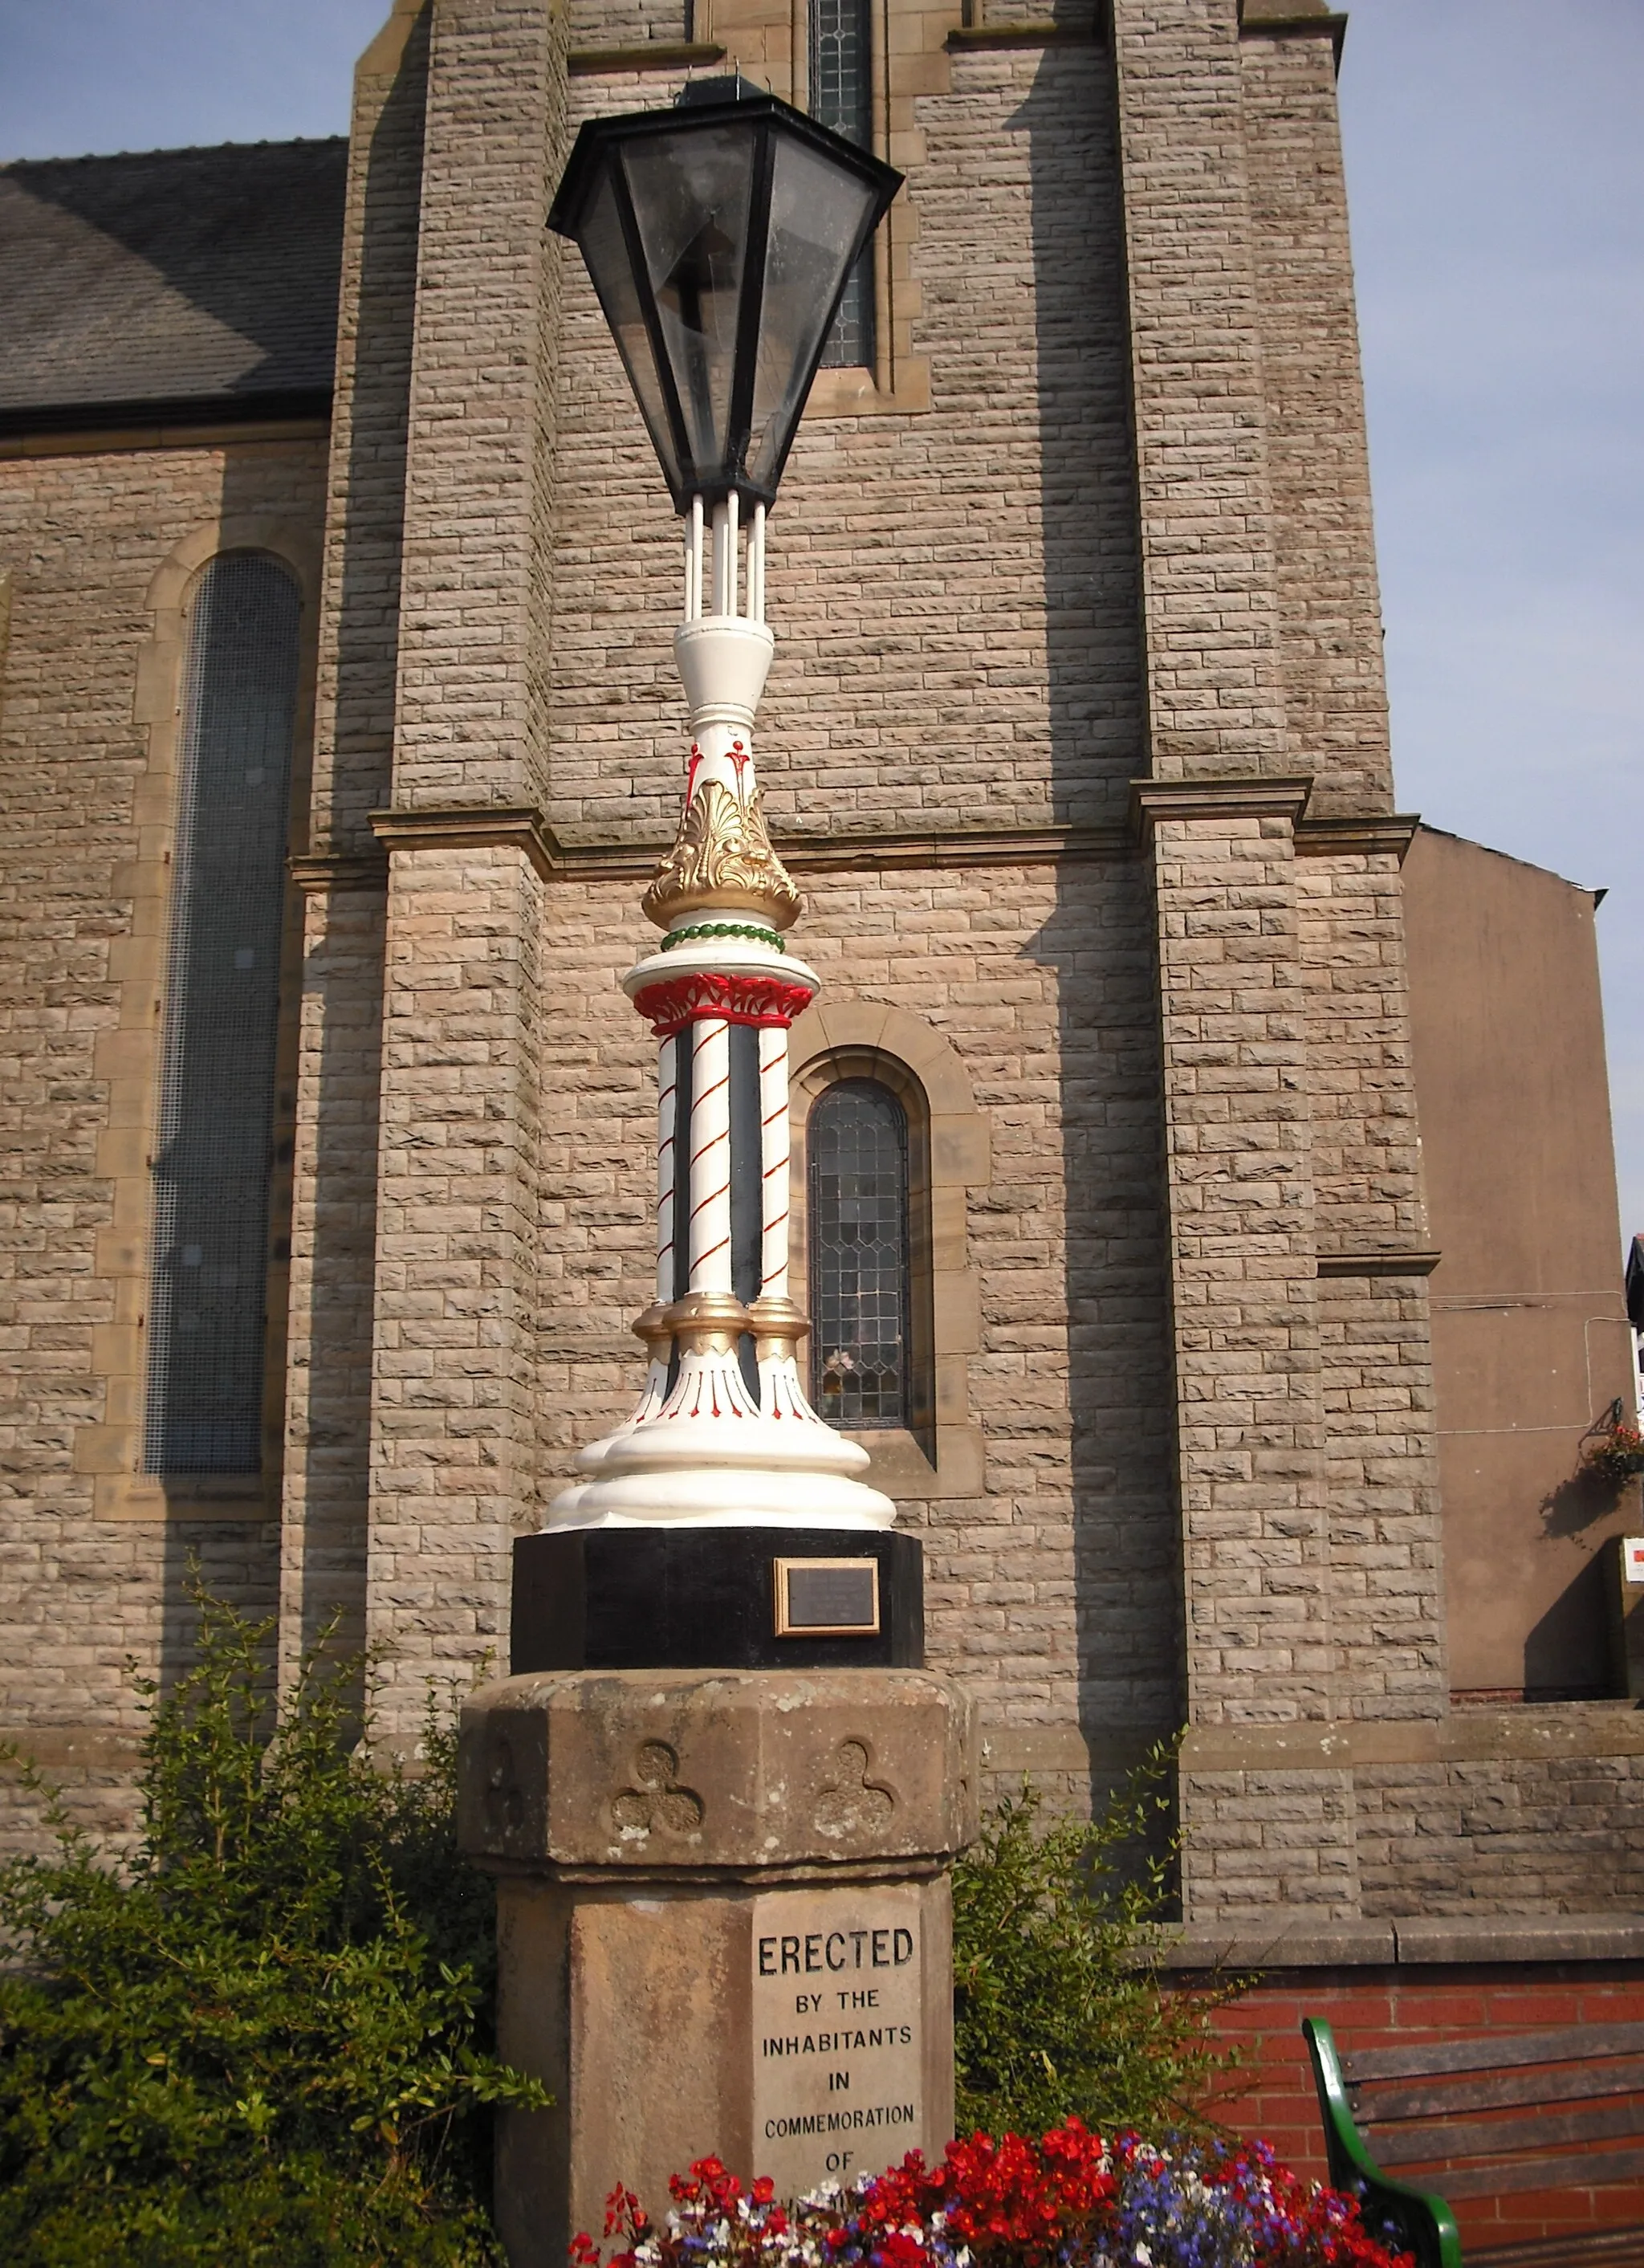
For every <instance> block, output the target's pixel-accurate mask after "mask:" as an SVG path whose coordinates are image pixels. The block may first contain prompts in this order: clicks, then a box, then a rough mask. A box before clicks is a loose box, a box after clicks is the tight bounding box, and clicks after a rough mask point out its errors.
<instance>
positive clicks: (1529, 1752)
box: [1182, 1701, 1644, 1776]
mask: <svg viewBox="0 0 1644 2268" xmlns="http://www.w3.org/2000/svg"><path fill="white" fill-rule="evenodd" d="M1559 1756H1570V1757H1586V1756H1644V1709H1640V1708H1639V1707H1637V1706H1636V1705H1634V1704H1633V1703H1632V1702H1630V1701H1597V1702H1567V1703H1560V1702H1544V1703H1531V1704H1527V1705H1522V1706H1520V1707H1519V1708H1516V1709H1477V1710H1475V1709H1467V1710H1458V1711H1453V1712H1451V1713H1450V1714H1449V1716H1446V1717H1426V1718H1411V1719H1396V1718H1395V1719H1343V1718H1331V1719H1325V1720H1323V1721H1322V1722H1319V1723H1316V1724H1287V1725H1200V1726H1196V1727H1194V1728H1193V1729H1192V1731H1191V1732H1190V1733H1189V1734H1187V1737H1186V1739H1185V1740H1184V1741H1183V1744H1182V1771H1183V1774H1184V1775H1190V1776H1191V1775H1198V1774H1208V1773H1217V1772H1236V1771H1270V1772H1271V1771H1279V1772H1288V1771H1361V1770H1365V1769H1367V1768H1371V1767H1377V1766H1397V1765H1399V1764H1417V1765H1419V1764H1497V1763H1501V1762H1504V1761H1507V1760H1509V1759H1514V1758H1517V1759H1521V1760H1523V1761H1527V1762H1535V1761H1537V1760H1543V1759H1552V1758H1554V1757H1559Z"/></svg>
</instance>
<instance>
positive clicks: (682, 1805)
mask: <svg viewBox="0 0 1644 2268" xmlns="http://www.w3.org/2000/svg"><path fill="white" fill-rule="evenodd" d="M633 1780H634V1784H633V1786H631V1787H625V1788H623V1791H622V1793H620V1794H619V1795H616V1796H613V1797H612V1799H611V1817H612V1819H613V1820H614V1821H615V1822H616V1831H617V1833H618V1834H619V1835H620V1836H621V1837H622V1838H623V1841H624V1842H625V1843H626V1842H630V1841H632V1840H633V1839H634V1838H635V1837H638V1836H642V1835H649V1834H650V1833H651V1832H652V1830H653V1829H659V1828H660V1830H662V1831H663V1833H665V1834H668V1835H689V1834H691V1833H693V1832H694V1831H695V1830H696V1829H697V1828H698V1827H700V1826H701V1825H702V1811H703V1805H702V1798H701V1797H700V1796H699V1795H698V1794H697V1791H696V1789H695V1788H694V1787H681V1786H680V1785H679V1757H678V1755H677V1754H676V1752H675V1750H674V1749H671V1748H669V1746H668V1744H667V1742H666V1741H641V1742H640V1743H639V1746H638V1749H637V1750H636V1751H635V1753H634V1761H633Z"/></svg>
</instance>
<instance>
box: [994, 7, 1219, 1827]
mask: <svg viewBox="0 0 1644 2268" xmlns="http://www.w3.org/2000/svg"><path fill="white" fill-rule="evenodd" d="M1012 125H1013V126H1014V129H1015V130H1016V131H1017V132H1019V133H1025V134H1026V135H1027V136H1028V146H1029V165H1030V173H1031V187H1032V226H1033V253H1034V279H1035V287H1036V323H1037V351H1038V365H1037V377H1038V387H1037V411H1038V421H1037V423H1038V431H1037V438H1038V446H1039V453H1040V464H1041V467H1042V471H1041V474H1040V489H1039V495H1038V499H1037V502H1038V507H1039V510H1040V512H1041V513H1042V516H1043V541H1044V560H1045V637H1046V651H1047V661H1048V668H1049V677H1050V711H1051V787H1052V797H1053V802H1054V807H1055V811H1056V815H1057V816H1058V819H1062V820H1066V821H1075V822H1087V823H1095V824H1099V825H1102V826H1104V827H1117V826H1122V825H1123V824H1124V821H1125V816H1126V812H1127V807H1128V801H1129V783H1130V781H1131V779H1132V777H1134V776H1135V775H1136V774H1137V773H1138V772H1139V771H1140V770H1141V769H1142V756H1141V747H1142V741H1143V725H1142V718H1143V687H1142V657H1141V652H1140V644H1139V603H1140V601H1139V587H1138V573H1137V567H1138V562H1137V536H1136V525H1137V521H1136V511H1137V507H1136V498H1135V489H1134V476H1133V466H1132V439H1131V431H1130V418H1129V409H1128V354H1129V348H1128V327H1127V315H1126V306H1125V294H1124V276H1123V269H1122V261H1121V217H1120V206H1119V177H1118V166H1117V153H1116V148H1115V119H1114V101H1113V92H1112V85H1111V80H1110V74H1109V69H1108V59H1107V56H1106V55H1105V52H1104V51H1103V50H1102V49H1101V48H1097V47H1095V45H1094V44H1093V45H1092V46H1090V47H1088V48H1086V47H1083V46H1080V47H1067V48H1048V49H1046V50H1045V51H1044V52H1043V55H1042V56H1041V57H1039V59H1038V61H1037V68H1036V74H1035V79H1034V85H1033V91H1032V92H1031V94H1030V95H1029V96H1028V99H1027V100H1026V101H1025V102H1024V103H1023V104H1022V105H1021V107H1020V108H1019V109H1018V110H1017V112H1016V113H1015V114H1014V118H1013V120H1012ZM1035 947H1036V959H1037V960H1038V961H1039V963H1040V965H1041V966H1042V967H1044V968H1050V969H1052V970H1053V971H1054V972H1055V977H1056V984H1057V997H1058V1047H1059V1054H1060V1094H1059V1105H1060V1117H1061V1134H1062V1161H1063V1172H1064V1180H1065V1193H1066V1196H1065V1203H1066V1219H1065V1285H1066V1311H1065V1316H1066V1329H1067V1366H1068V1411H1069V1420H1070V1424H1071V1429H1072V1438H1071V1444H1070V1449H1071V1463H1072V1474H1073V1558H1074V1596H1075V1604H1076V1612H1077V1620H1078V1633H1079V1649H1080V1728H1081V1730H1082V1731H1083V1733H1084V1734H1085V1736H1086V1738H1087V1742H1088V1743H1089V1746H1090V1752H1091V1766H1090V1772H1091V1778H1090V1789H1089V1793H1090V1799H1091V1801H1092V1803H1093V1805H1095V1806H1100V1805H1101V1804H1102V1802H1104V1801H1105V1800H1106V1799H1107V1797H1108V1795H1109V1794H1110V1792H1111V1791H1112V1789H1113V1788H1114V1786H1116V1785H1117V1783H1118V1782H1119V1781H1120V1780H1122V1778H1124V1773H1125V1771H1127V1770H1128V1769H1129V1768H1130V1766H1131V1765H1132V1764H1134V1763H1135V1762H1136V1760H1137V1759H1138V1758H1139V1756H1141V1754H1142V1753H1143V1752H1144V1751H1145V1750H1146V1748H1148V1747H1149V1746H1150V1745H1151V1744H1152V1743H1153V1742H1155V1741H1157V1740H1159V1739H1161V1738H1164V1737H1168V1735H1169V1734H1172V1733H1173V1732H1174V1731H1175V1730H1176V1727H1178V1726H1179V1725H1180V1723H1181V1722H1182V1719H1183V1697H1182V1690H1181V1674H1180V1660H1181V1646H1180V1638H1179V1634H1178V1633H1179V1627H1180V1604H1179V1594H1180V1576H1179V1567H1178V1559H1179V1548H1178V1543H1177V1535H1176V1510H1175V1500H1174V1476H1173V1470H1172V1464H1173V1439H1174V1436H1173V1427H1172V1418H1171V1401H1172V1397H1171V1381H1170V1365H1169V1314H1168V1241H1167V1225H1166V1219H1165V1214H1164V1189H1163V1180H1162V1174H1161V1163H1162V1159H1161V1099H1160V1064H1159V1040H1158V1028H1157V1009H1156V985H1155V979H1154V944H1153V930H1152V911H1151V903H1150V898H1149V894H1148V890H1147V887H1146V877H1145V873H1144V872H1143V869H1142V868H1141V866H1140V865H1139V864H1138V863H1137V862H1136V861H1134V860H1132V859H1130V858H1125V857H1124V856H1122V855H1121V856H1119V857H1117V858H1115V857H1111V856H1105V855H1104V856H1103V857H1102V858H1090V859H1072V860H1065V861H1064V862H1063V863H1062V865H1060V866H1059V867H1058V880H1057V902H1056V910H1055V912H1054V914H1053V915H1052V916H1051V919H1050V920H1049V921H1047V922H1046V923H1045V924H1043V927H1042V928H1041V930H1040V931H1039V932H1038V934H1037V937H1036V939H1035Z"/></svg>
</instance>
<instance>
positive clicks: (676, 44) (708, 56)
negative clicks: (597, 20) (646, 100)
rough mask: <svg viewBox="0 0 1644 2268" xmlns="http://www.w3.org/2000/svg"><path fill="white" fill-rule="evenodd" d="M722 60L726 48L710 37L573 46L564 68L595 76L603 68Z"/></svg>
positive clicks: (658, 67) (682, 66)
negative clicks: (617, 45) (626, 45)
mask: <svg viewBox="0 0 1644 2268" xmlns="http://www.w3.org/2000/svg"><path fill="white" fill-rule="evenodd" d="M724 61H725V49H724V48H722V47H720V46H719V44H718V42H717V41H715V40H644V41H642V42H640V43H639V44H638V45H636V46H634V47H630V48H571V52H570V54H569V55H567V56H566V57H565V68H566V70H568V71H569V72H570V74H571V77H572V78H597V77H599V76H600V75H601V73H602V72H605V71H610V72H612V73H616V72H618V71H647V70H654V71H677V70H696V69H697V68H699V67H700V66H701V65H703V64H704V63H723V62H724Z"/></svg>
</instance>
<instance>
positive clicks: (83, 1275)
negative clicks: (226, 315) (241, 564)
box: [0, 437, 325, 1819]
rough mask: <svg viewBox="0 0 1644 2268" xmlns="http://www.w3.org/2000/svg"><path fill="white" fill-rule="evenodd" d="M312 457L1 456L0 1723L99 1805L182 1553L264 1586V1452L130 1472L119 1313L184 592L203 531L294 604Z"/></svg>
mask: <svg viewBox="0 0 1644 2268" xmlns="http://www.w3.org/2000/svg"><path fill="white" fill-rule="evenodd" d="M324 464H325V445H324V441H323V438H319V437H315V438H306V439H296V440H276V441H262V442H254V441H242V442H237V443H233V444H230V445H220V446H195V447H142V446H137V447H127V448H119V447H110V448H107V449H85V450H77V449H75V448H73V447H71V446H63V445H55V446H52V447H50V448H48V449H46V450H43V451H41V452H40V453H17V454H11V455H8V456H7V457H6V458H5V459H4V460H0V562H4V564H5V566H6V567H8V568H9V569H10V571H11V576H10V580H11V606H10V635H9V637H8V639H7V642H6V644H5V647H4V655H3V657H0V751H3V754H0V766H3V767H4V775H5V779H6V808H7V824H6V836H5V841H4V845H3V846H0V850H3V852H4V858H3V860H0V873H3V875H4V879H3V880H0V934H3V935H4V948H5V949H4V972H5V974H4V996H3V997H0V1028H3V1029H4V1040H3V1041H0V1114H3V1116H0V1145H3V1146H4V1152H5V1158H6V1166H5V1187H4V1216H3V1222H4V1235H0V1300H4V1308H5V1313H6V1318H7V1321H6V1332H5V1340H4V1348H5V1364H6V1370H7V1373H8V1388H7V1394H6V1401H5V1407H4V1420H3V1421H0V1497H3V1498H4V1509H3V1517H0V1528H3V1532H4V1566H5V1574H6V1602H5V1611H4V1617H3V1618H0V1721H3V1722H4V1724H5V1726H6V1727H7V1730H8V1732H11V1733H14V1734H21V1736H22V1737H23V1738H24V1740H25V1741H26V1743H27V1744H28V1745H29V1746H30V1747H31V1748H32V1749H33V1752H34V1753H35V1754H36V1756H37V1757H38V1759H39V1761H40V1762H41V1764H43V1765H45V1766H46V1767H48V1769H49V1770H50V1771H52V1772H53V1773H54V1774H55V1775H56V1776H57V1777H59V1778H62V1779H63V1783H64V1785H65V1786H67V1787H68V1788H69V1789H70V1792H71V1793H74V1792H76V1791H78V1792H79V1800H83V1801H84V1802H85V1805H86V1806H87V1807H88V1809H89V1812H90V1814H91V1815H92V1816H94V1817H98V1818H100V1819H108V1818H114V1819H119V1818H122V1817H123V1811H124V1801H125V1798H124V1794H123V1769H124V1767H125V1766H126V1765H128V1764H129V1758H130V1754H131V1746H130V1736H131V1734H132V1733H133V1731H134V1729H135V1727H136V1723H137V1719H136V1713H135V1709H134V1697H133V1695H132V1692H131V1688H130V1681H129V1675H128V1664H129V1661H132V1660H133V1659H135V1660H136V1661H137V1662H138V1663H139V1664H140V1665H141V1666H142V1668H143V1669H144V1672H145V1673H146V1674H149V1675H161V1676H167V1675H175V1674H176V1671H177V1669H178V1668H179V1667H180V1666H181V1662H182V1661H183V1660H184V1658H185V1656H186V1646H187V1633H188V1628H189V1626H190V1624H191V1622H192V1614H191V1610H190V1609H189V1607H188V1601H187V1598H186V1595H185V1592H186V1585H187V1581H188V1568H189V1563H190V1561H191V1560H196V1561H197V1562H198V1565H199V1568H200V1572H201V1575H202V1578H203V1580H205V1581H206V1582H207V1583H209V1584H210V1587H212V1589H214V1590H215V1591H217V1592H218V1593H219V1594H221V1595H223V1596H225V1597H227V1598H232V1599H233V1600H234V1601H235V1602H236V1603H237V1604H240V1605H241V1606H243V1607H244V1608H245V1609H247V1611H249V1612H254V1613H259V1614H261V1613H267V1612H270V1611H272V1609H274V1607H275V1605H276V1601H277V1594H278V1555H279V1543H278V1528H277V1519H276V1514H277V1476H276V1481H275V1484H274V1489H275V1492H274V1494H273V1496H272V1498H270V1492H269V1488H268V1487H267V1486H265V1485H264V1484H262V1483H257V1484H254V1485H253V1486H252V1487H251V1488H250V1489H248V1490H242V1491H240V1492H239V1493H238V1494H237V1495H236V1494H234V1493H233V1492H232V1491H218V1492H216V1493H215V1494H214V1496H213V1497H212V1498H211V1499H209V1500H204V1501H203V1500H201V1499H200V1498H199V1497H198V1495H197V1493H193V1494H191V1492H190V1491H188V1489H187V1488H186V1487H185V1488H181V1489H178V1490H176V1491H173V1500H172V1501H169V1502H168V1501H167V1500H166V1494H165V1492H164V1491H162V1490H161V1489H160V1487H159V1484H155V1483H145V1482H144V1479H143V1477H142V1476H141V1475H140V1473H139V1471H138V1465H139V1462H140V1459H139V1456H138V1454H137V1452H138V1444H139V1440H140V1432H139V1429H140V1424H141V1409H140V1403H141V1393H142V1379H141V1369H140V1363H141V1357H140V1344H141V1342H140V1335H139V1329H138V1326H139V1323H140V1318H141V1314H142V1310H143V1308H144V1305H145V1304H146V1299H147V1288H148V1286H147V1272H146V1271H147V1248H146V1230H147V1218H148V1212H147V1206H148V1170H147V1156H148V1150H149V1146H150V1130H151V1123H152V1121H151V1110H152V1079H153V1063H154V1055H155V1049H156V1044H157V1035H158V1029H159V1010H160V1004H161V990H162V982H163V970H164V947H165V921H166V896H165V887H166V869H167V862H168V858H169V851H170V844H171V839H172V831H173V827H174V824H175V806H174V777H173V757H174V744H175V729H174V722H175V717H176V711H177V706H178V702H179V698H180V688H179V681H178V671H179V666H180V662H181V605H182V600H183V598H184V595H185V593H186V589H187V586H188V581H189V579H190V578H191V575H192V572H193V571H194V570H195V568H197V567H198V566H200V565H203V563H204V561H205V559H206V558H207V557H209V556H210V554H211V553H212V552H213V551H215V550H217V549H218V548H220V547H223V546H225V545H232V544H235V543H244V544H249V545H252V546H254V547H255V548H267V549H274V550H276V551H277V552H279V553H280V554H281V555H282V556H284V557H286V558H287V559H288V561H289V562H290V563H291V564H292V565H293V566H294V567H295V568H297V569H298V571H299V574H300V573H301V572H302V571H304V570H305V568H306V569H307V571H308V573H309V580H308V589H307V597H308V602H309V603H308V619H309V624H310V630H311V631H312V624H313V601H314V598H315V595H316V593H315V586H314V578H313V572H312V571H313V565H314V563H315V556H316V555H317V550H318V540H319V531H320V524H321V510H322V504H323V474H324ZM310 648H311V659H310V664H309V668H308V673H307V683H308V692H307V695H306V702H307V705H308V708H309V711H310V715H311V714H312V684H313V669H312V637H311V638H310ZM299 755H300V757H301V759H302V762H299V770H301V769H303V767H304V764H306V745H305V747H303V748H302V750H301V751H300V752H299ZM285 1086H286V1088H287V1092H286V1093H285V1094H284V1096H283V1098H282V1102H283V1106H284V1114H285V1116H287V1117H288V1118H289V1116H290V1112H291V1094H290V1092H289V1088H290V1080H289V1078H288V1079H286V1081H285ZM276 1289H277V1292H278V1293H279V1294H280V1295H281V1296H282V1297H283V1290H284V1287H283V1285H278V1286H277V1287H276ZM278 1304H279V1300H278V1299H276V1306H277V1305H278ZM276 1355H277V1348H276Z"/></svg>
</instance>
